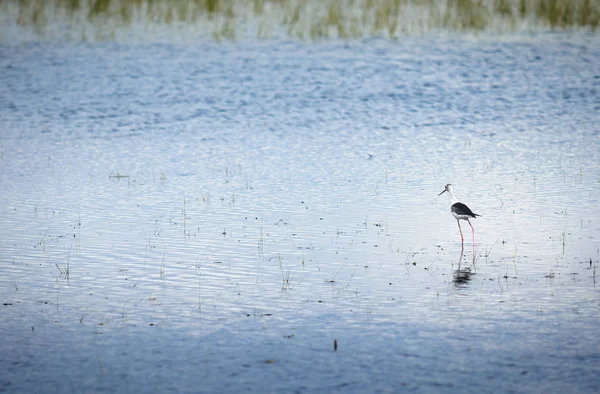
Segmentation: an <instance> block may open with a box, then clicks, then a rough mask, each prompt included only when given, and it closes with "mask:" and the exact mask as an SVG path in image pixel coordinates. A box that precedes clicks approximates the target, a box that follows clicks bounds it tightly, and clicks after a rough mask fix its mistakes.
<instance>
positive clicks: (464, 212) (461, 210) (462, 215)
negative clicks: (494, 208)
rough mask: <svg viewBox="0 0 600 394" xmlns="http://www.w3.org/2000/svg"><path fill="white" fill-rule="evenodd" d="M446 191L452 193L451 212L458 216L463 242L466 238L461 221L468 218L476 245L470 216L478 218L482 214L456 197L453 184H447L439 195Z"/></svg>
mask: <svg viewBox="0 0 600 394" xmlns="http://www.w3.org/2000/svg"><path fill="white" fill-rule="evenodd" d="M445 192H448V194H450V204H451V205H450V212H452V216H454V217H455V218H456V222H457V223H458V230H459V231H460V240H461V242H462V243H463V244H464V242H465V238H464V237H463V233H462V229H461V228H460V221H461V220H466V221H467V222H468V223H469V226H471V231H472V232H473V246H474V245H475V229H474V228H473V225H472V224H471V222H470V221H469V218H476V217H477V216H481V215H478V214H476V213H473V211H471V208H469V207H467V206H466V205H465V204H463V203H462V202H460V201H458V198H456V196H455V195H454V189H453V188H452V185H451V184H450V183H449V184H447V185H446V187H445V188H444V190H443V191H442V192H441V193H440V194H438V196H441V195H442V194H444V193H445Z"/></svg>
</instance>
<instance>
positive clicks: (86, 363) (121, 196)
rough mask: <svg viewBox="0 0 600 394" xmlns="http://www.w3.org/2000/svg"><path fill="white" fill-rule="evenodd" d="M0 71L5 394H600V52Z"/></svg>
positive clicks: (120, 47)
mask: <svg viewBox="0 0 600 394" xmlns="http://www.w3.org/2000/svg"><path fill="white" fill-rule="evenodd" d="M0 70H2V71H1V72H0V80H1V83H0V130H1V131H0V188H1V190H2V193H1V194H0V212H1V214H0V217H1V223H2V225H1V226H0V264H1V266H2V275H1V276H0V284H1V285H0V297H1V302H2V304H3V305H2V306H1V311H2V313H1V314H0V330H1V332H2V336H1V339H0V348H1V352H2V355H3V356H2V358H1V359H0V371H1V372H0V391H3V392H11V393H12V392H15V393H16V392H131V391H138V392H162V393H164V392H190V391H195V392H206V393H210V392H260V393H264V392H277V393H281V392H295V393H302V392H351V393H364V392H401V391H410V392H479V393H484V392H545V393H548V392H555V393H563V392H580V393H588V392H589V393H594V392H598V391H600V341H599V337H598V332H599V330H600V322H599V320H598V316H599V312H600V291H599V288H598V286H597V285H596V281H597V278H596V271H597V270H599V272H598V275H599V278H598V280H600V267H599V260H600V221H599V218H600V208H599V207H600V204H599V198H600V138H599V134H600V128H599V125H600V122H599V119H600V118H599V114H600V46H599V45H598V39H597V36H596V35H594V34H592V33H589V34H588V33H577V34H563V33H556V32H554V33H552V32H546V33H537V34H520V33H515V34H513V35H506V36H502V37H496V36H493V35H483V36H477V37H474V36H463V35H444V36H439V35H432V36H426V37H409V38H406V39H400V40H388V39H383V38H364V39H357V40H348V41H347V40H337V39H332V40H326V41H321V42H314V43H307V42H302V41H296V40H293V39H273V40H266V41H258V40H254V41H252V40H250V41H243V42H221V43H219V42H211V41H207V40H204V41H199V42H193V43H190V42H185V43H181V42H176V41H174V42H161V43H157V42H150V41H149V42H137V41H136V42H115V41H105V42H91V43H90V42H73V41H65V42H53V41H50V42H46V41H28V42H20V43H11V42H3V43H2V44H1V45H0ZM447 183H452V184H453V185H454V189H455V191H456V193H457V194H458V196H460V197H461V201H463V202H464V203H466V204H467V205H468V206H469V207H470V208H471V209H472V210H473V211H474V212H476V213H478V214H480V215H481V216H480V217H478V218H477V219H474V220H471V223H472V224H473V226H474V229H475V233H474V237H475V243H474V244H473V243H472V234H470V228H469V226H468V223H465V222H462V223H461V225H462V230H463V232H464V236H465V241H464V245H462V243H461V239H460V233H459V229H458V228H457V227H458V226H457V223H456V220H455V219H454V218H453V217H452V215H451V213H450V202H449V200H448V197H447V194H443V195H441V196H439V193H440V192H442V191H443V190H444V186H445V185H446V184H447Z"/></svg>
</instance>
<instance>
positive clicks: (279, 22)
mask: <svg viewBox="0 0 600 394" xmlns="http://www.w3.org/2000/svg"><path fill="white" fill-rule="evenodd" d="M0 13H1V14H2V18H3V20H4V21H5V22H8V23H4V24H3V25H4V29H3V30H0V34H1V38H6V37H5V36H6V31H7V27H8V28H10V27H11V26H12V27H17V28H18V29H21V31H25V32H32V33H33V34H34V35H36V36H37V37H39V38H43V39H65V38H66V39H75V40H79V39H81V40H89V39H100V40H101V39H118V38H127V37H131V36H134V37H139V38H141V39H156V38H158V36H161V35H165V34H166V35H167V36H169V35H172V34H177V35H178V36H179V37H178V38H188V39H194V38H196V37H199V36H204V37H212V38H213V39H215V40H222V39H227V40H233V39H238V38H253V37H258V38H269V37H273V36H282V35H287V36H290V37H296V38H300V39H312V40H316V39H322V38H353V37H368V36H381V37H389V38H397V37H400V36H404V35H420V34H424V33H427V32H432V31H440V30H441V31H491V32H498V31H499V32H503V31H523V30H525V31H527V30H547V29H574V28H585V29H589V30H591V31H595V30H596V28H597V27H598V24H599V23H600V0H441V1H437V0H378V1H375V0H48V1H42V0H9V1H5V2H3V3H2V4H1V5H0ZM165 27H166V29H165ZM165 32H166V33H165ZM167 38H168V37H167Z"/></svg>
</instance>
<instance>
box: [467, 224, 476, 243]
mask: <svg viewBox="0 0 600 394" xmlns="http://www.w3.org/2000/svg"><path fill="white" fill-rule="evenodd" d="M467 222H469V226H471V231H472V232H473V247H475V229H474V228H473V225H472V224H471V221H470V220H469V219H467Z"/></svg>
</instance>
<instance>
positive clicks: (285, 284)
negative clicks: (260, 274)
mask: <svg viewBox="0 0 600 394" xmlns="http://www.w3.org/2000/svg"><path fill="white" fill-rule="evenodd" d="M277 259H278V261H279V270H280V271H281V290H284V291H287V290H289V289H291V284H290V282H291V280H292V279H293V278H292V277H291V274H292V269H291V268H290V269H288V270H287V272H284V270H283V256H282V255H281V254H278V255H277Z"/></svg>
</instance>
